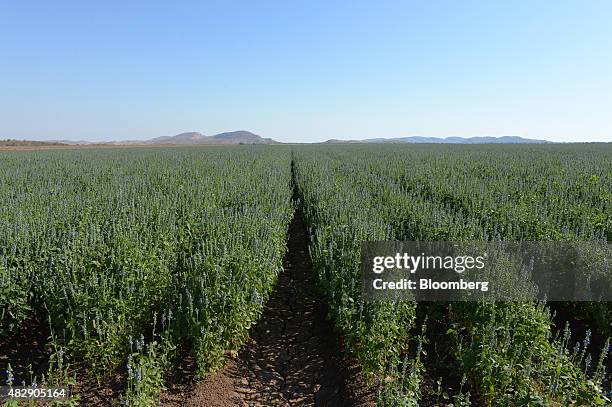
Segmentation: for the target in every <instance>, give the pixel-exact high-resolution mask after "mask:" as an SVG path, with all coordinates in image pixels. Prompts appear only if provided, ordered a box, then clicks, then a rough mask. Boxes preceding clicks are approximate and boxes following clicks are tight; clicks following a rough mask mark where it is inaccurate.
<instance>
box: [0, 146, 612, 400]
mask: <svg viewBox="0 0 612 407" xmlns="http://www.w3.org/2000/svg"><path fill="white" fill-rule="evenodd" d="M0 197H1V199H2V205H1V206H0V369H1V373H0V380H1V381H2V385H5V384H6V385H15V386H18V385H20V384H22V382H25V384H26V385H31V384H32V383H36V384H37V385H39V386H41V385H45V386H60V385H67V386H70V387H71V389H72V390H73V400H72V401H68V402H67V403H69V402H73V403H76V404H78V403H79V402H80V401H82V400H84V399H86V398H87V397H88V393H91V388H93V387H95V386H94V384H96V383H97V384H99V383H107V384H108V383H112V385H109V387H112V389H110V390H109V392H110V393H107V395H106V396H97V397H98V398H97V399H94V400H97V401H101V399H102V398H104V397H106V398H109V399H113V401H116V402H117V403H122V404H124V405H135V406H140V405H156V404H157V403H158V401H159V400H160V397H161V398H162V400H164V397H165V394H166V393H167V391H168V388H171V387H172V380H173V379H171V377H172V376H175V373H176V371H177V367H178V366H181V364H182V363H183V361H184V360H186V359H189V360H191V361H192V362H193V363H192V364H193V366H194V367H193V369H192V370H193V371H192V375H193V376H194V378H196V379H199V380H211V378H214V377H215V375H216V374H218V373H217V372H219V371H222V370H223V369H224V365H226V364H227V363H228V360H232V359H236V358H238V359H241V358H243V356H242V355H243V354H244V352H245V348H249V346H251V345H250V344H252V342H250V341H252V339H253V338H259V341H260V343H261V342H265V341H266V340H276V341H277V342H283V341H286V340H287V339H286V338H288V337H289V336H288V335H285V334H284V335H279V336H278V337H276V336H275V334H274V332H276V331H274V329H275V328H274V324H271V325H269V324H268V319H267V318H268V315H269V314H270V312H273V313H274V312H276V314H273V315H272V317H271V319H270V320H271V321H276V320H278V319H281V320H287V321H294V319H295V318H297V319H301V318H302V316H303V315H305V314H306V313H311V312H314V311H312V310H314V309H315V308H314V307H315V304H318V303H321V304H322V305H321V307H322V308H320V311H321V312H324V313H325V314H326V316H327V317H328V319H329V326H327V325H324V324H325V322H319V323H320V324H323V325H321V326H327V328H326V330H327V331H328V334H329V335H331V336H334V335H336V336H338V337H339V338H340V339H339V340H338V342H339V343H335V341H334V340H330V341H329V344H328V345H326V348H325V349H324V350H325V351H323V349H322V348H321V347H319V348H317V349H315V350H316V352H314V353H316V354H319V353H320V358H322V359H329V358H330V357H331V356H330V355H328V354H327V353H326V352H328V351H329V348H334V347H335V348H336V351H337V352H338V353H340V352H341V353H342V354H343V357H344V358H345V359H346V360H350V361H352V362H351V363H354V364H355V365H356V366H358V369H359V372H360V373H359V375H358V376H359V379H358V380H360V382H359V384H360V386H361V385H363V386H364V387H368V388H371V389H372V393H373V396H372V397H373V399H375V401H376V403H377V404H378V405H382V406H416V405H425V406H434V405H449V404H451V405H453V406H469V405H474V406H479V405H485V406H532V405H533V406H539V405H541V406H566V405H577V406H578V405H586V406H596V405H602V406H604V405H609V403H610V401H609V398H610V381H609V378H608V375H607V373H608V371H609V368H610V358H609V357H607V353H608V350H609V346H610V343H609V339H608V338H609V336H610V335H611V334H612V329H611V325H610V323H611V320H612V315H611V314H612V309H611V308H610V306H609V303H597V302H581V303H544V302H538V301H523V302H498V303H486V302H457V303H443V302H417V301H366V300H365V299H364V298H363V297H362V287H361V274H360V273H361V271H360V259H361V252H360V251H361V242H364V241H380V240H399V241H403V240H405V241H490V240H495V239H498V240H517V241H563V242H569V244H575V245H579V243H580V242H585V241H586V242H590V241H598V242H602V241H603V242H610V239H611V237H612V206H611V203H612V146H611V145H609V144H607V145H606V144H592V145H589V144H584V145H542V146H533V145H524V146H513V145H501V146H492V145H481V146H448V145H436V146H432V145H416V146H415V145H388V144H387V145H333V146H314V145H313V146H283V145H279V146H233V147H191V148H186V147H182V148H155V149H148V148H133V149H110V148H109V149H79V150H72V151H71V150H58V151H28V152H0ZM296 222H298V223H299V224H298V225H297V226H296ZM299 227H301V228H302V229H303V232H299V233H298V232H296V230H298V229H296V228H299ZM302 233H303V235H302ZM296 239H297V240H299V241H301V245H303V248H301V249H300V247H302V246H299V245H300V243H299V242H297V241H296ZM292 241H295V243H292ZM296 251H297V252H298V253H296ZM300 253H301V254H300ZM287 258H289V259H290V262H291V263H293V264H301V263H304V264H306V263H307V264H308V267H306V268H303V269H300V270H299V272H300V273H301V274H300V276H298V275H297V274H295V273H297V272H295V271H294V272H293V273H294V274H291V278H288V277H287V269H288V266H287ZM284 269H285V270H284ZM283 270H284V271H283ZM303 273H308V275H306V276H305V275H303ZM604 277H605V278H608V279H612V270H611V271H610V272H609V273H608V274H607V275H605V276H604ZM295 281H298V282H299V284H301V285H302V286H304V287H301V288H297V289H296V288H295V286H293V285H292V284H294V282H295ZM608 281H609V280H608ZM306 286H308V287H306ZM291 290H294V291H291ZM296 290H297V291H296ZM292 293H293V294H292ZM295 297H299V298H306V300H305V302H297V303H296V302H293V301H295ZM288 303H291V305H290V306H285V305H286V304H288ZM283 304H285V305H283ZM275 307H276V308H275ZM317 309H319V308H317ZM317 312H318V311H317ZM292 318H293V319H292ZM304 318H306V317H304ZM323 319H324V318H323ZM306 320H308V319H307V318H306ZM258 322H259V323H258ZM295 322H296V324H294V325H293V328H291V327H289V328H288V324H284V325H283V326H282V329H283V330H284V331H287V330H288V329H294V333H295V335H297V336H299V334H300V330H301V329H307V328H306V326H307V325H306V324H297V321H295ZM262 324H263V325H264V326H265V327H266V329H263V330H262V328H261V326H262ZM270 327H271V328H270ZM268 328H269V329H268ZM270 332H271V333H270ZM313 332H314V331H313ZM309 335H310V334H309ZM312 335H315V334H312ZM37 336H38V337H37ZM315 336H316V337H317V338H319V339H321V338H322V337H323V336H325V335H324V334H321V333H318V334H316V335H315ZM24 337H27V338H32V339H33V338H35V337H37V338H36V340H35V341H34V340H28V339H27V338H26V339H24ZM250 337H251V339H249V338H250ZM274 338H276V339H274ZM321 341H323V339H321ZM15 344H19V346H16V345H15ZM17 347H19V348H24V349H16V348H17ZM26 347H27V349H25V348H26ZM295 348H296V349H299V348H300V344H299V343H298V344H297V345H295ZM254 349H256V351H254V352H253V353H254V354H256V355H255V356H252V357H256V358H259V359H266V358H269V359H270V358H272V356H271V355H270V352H263V351H261V352H260V351H258V350H257V349H261V348H254ZM274 349H275V348H274ZM309 349H310V348H309ZM310 351H312V349H310ZM290 353H291V352H290ZM298 353H299V352H298ZM302 353H304V351H302ZM306 353H307V352H306ZM293 355H296V354H295V353H293ZM304 357H306V356H304ZM275 363H276V362H274V360H272V365H274V364H275ZM283 363H284V362H283ZM328 368H329V367H327V368H325V369H328ZM279 369H281V368H279ZM325 369H323V370H325ZM247 370H248V369H247ZM282 370H283V371H284V372H290V371H291V366H289V367H287V366H286V363H285V364H284V365H283V366H282ZM297 372H298V373H295V372H294V373H295V374H298V375H299V374H301V375H316V374H315V373H313V372H310V371H308V370H297ZM300 372H301V373H300ZM283 374H284V373H283ZM317 374H318V373H317ZM288 377H289V376H283V382H284V383H285V384H286V383H288V380H289V379H288ZM301 379H303V380H309V378H308V377H303V378H301ZM361 380H362V381H363V382H361ZM285 387H286V386H285ZM323 387H325V386H324V385H323ZM257 391H258V392H264V391H268V390H266V389H264V388H263V387H261V388H258V389H257ZM309 391H310V390H309ZM313 392H315V391H313ZM281 393H282V394H281V395H280V396H279V397H280V399H275V398H270V399H267V403H268V404H271V405H282V404H281V401H278V400H281V399H283V397H285V398H286V397H289V396H287V394H288V391H287V390H283V392H281ZM281 396H282V397H281ZM292 397H293V396H292ZM309 397H310V396H309ZM313 397H315V398H311V399H305V400H310V401H307V402H304V403H305V405H308V403H314V401H313V400H316V395H315V396H313ZM296 400H297V399H296ZM417 403H419V404H417ZM298 404H299V403H298ZM355 404H357V403H356V402H355ZM262 405H265V403H263V404H262Z"/></svg>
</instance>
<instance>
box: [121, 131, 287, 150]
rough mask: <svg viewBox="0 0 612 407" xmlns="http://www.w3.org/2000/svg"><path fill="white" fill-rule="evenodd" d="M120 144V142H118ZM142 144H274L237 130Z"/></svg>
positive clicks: (164, 138) (255, 135) (270, 140)
mask: <svg viewBox="0 0 612 407" xmlns="http://www.w3.org/2000/svg"><path fill="white" fill-rule="evenodd" d="M118 143H121V142H118ZM141 143H143V144H175V145H187V146H191V145H200V144H276V143H278V142H277V141H274V140H272V139H269V138H263V137H261V136H258V135H257V134H253V133H251V132H250V131H246V130H239V131H231V132H227V133H220V134H215V135H214V136H205V135H203V134H202V133H198V132H195V131H192V132H188V133H181V134H177V135H176V136H172V137H157V138H154V139H151V140H146V141H144V142H141Z"/></svg>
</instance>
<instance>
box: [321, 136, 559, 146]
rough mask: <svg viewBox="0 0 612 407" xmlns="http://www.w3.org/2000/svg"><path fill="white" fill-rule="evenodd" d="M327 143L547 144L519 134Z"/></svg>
mask: <svg viewBox="0 0 612 407" xmlns="http://www.w3.org/2000/svg"><path fill="white" fill-rule="evenodd" d="M325 143H332V144H335V143H434V144H443V143H444V144H546V143H551V142H550V141H546V140H535V139H528V138H523V137H518V136H502V137H492V136H486V137H467V138H465V137H446V138H439V137H421V136H411V137H398V138H371V139H365V140H346V141H344V140H336V139H331V140H327V141H326V142H325Z"/></svg>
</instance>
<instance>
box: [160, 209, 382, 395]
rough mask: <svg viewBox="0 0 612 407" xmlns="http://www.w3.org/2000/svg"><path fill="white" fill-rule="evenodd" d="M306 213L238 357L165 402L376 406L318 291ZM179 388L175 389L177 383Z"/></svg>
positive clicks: (174, 392) (297, 218)
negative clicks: (341, 341)
mask: <svg viewBox="0 0 612 407" xmlns="http://www.w3.org/2000/svg"><path fill="white" fill-rule="evenodd" d="M306 242H307V236H306V230H305V227H304V224H303V221H302V218H301V216H300V215H299V214H296V216H295V218H294V220H293V221H292V223H291V226H290V229H289V241H288V249H289V250H288V254H287V255H286V256H285V267H284V268H285V270H284V272H283V273H281V274H280V275H279V278H278V283H277V286H276V288H275V290H274V292H273V293H272V295H271V296H270V298H269V300H268V302H267V304H266V305H265V307H264V313H263V315H262V317H261V320H260V321H259V323H258V324H257V325H256V326H254V327H253V328H252V329H251V332H250V339H249V341H248V342H247V343H246V344H245V345H244V346H243V347H242V349H241V350H240V352H239V356H238V358H237V359H235V360H230V361H229V362H228V363H227V365H226V366H225V368H223V369H222V370H221V371H219V372H218V373H217V374H215V375H213V376H211V377H209V378H208V379H207V380H205V381H204V382H203V383H200V384H199V385H197V386H196V387H195V388H194V389H189V390H187V391H184V390H185V388H184V386H181V385H178V386H172V385H171V386H170V390H169V392H168V394H166V395H164V397H163V398H162V401H163V405H166V406H175V405H182V406H209V407H226V406H254V407H258V406H334V407H335V406H373V405H374V395H373V394H372V392H371V391H368V389H367V388H366V386H364V385H363V383H361V381H360V380H359V377H358V373H357V371H358V368H357V367H356V365H355V364H354V363H352V362H350V361H349V360H348V359H347V358H346V357H344V356H343V354H342V352H341V350H340V346H341V345H340V340H339V338H338V337H337V336H336V335H335V334H334V333H333V328H332V325H331V323H330V322H329V321H327V320H326V319H325V314H326V310H325V307H324V305H323V303H322V301H321V300H320V298H319V297H318V296H317V294H316V291H315V289H314V279H315V276H314V274H313V271H312V265H311V263H310V258H309V256H308V251H307V250H308V249H307V246H306ZM173 387H174V388H173Z"/></svg>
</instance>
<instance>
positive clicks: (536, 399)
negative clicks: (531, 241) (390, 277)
mask: <svg viewBox="0 0 612 407" xmlns="http://www.w3.org/2000/svg"><path fill="white" fill-rule="evenodd" d="M402 153H405V154H406V155H407V156H408V157H410V154H411V152H410V149H409V148H398V147H397V146H393V149H392V150H391V148H387V147H385V148H383V147H376V148H372V147H369V148H365V147H362V146H358V147H353V148H346V147H343V148H342V149H340V148H337V149H330V148H328V149H326V151H325V152H323V151H321V150H312V151H300V152H299V153H294V159H295V162H296V164H295V166H296V168H297V169H298V174H299V176H298V179H299V181H298V184H300V183H301V184H302V185H303V186H302V195H303V196H304V201H305V206H306V208H307V213H308V212H311V215H310V216H309V222H310V224H311V227H312V228H313V231H312V236H313V237H312V240H313V244H312V248H313V249H312V256H313V259H314V260H315V265H316V266H317V269H318V271H319V275H320V277H321V281H322V284H323V286H324V291H326V292H328V293H329V294H328V296H329V297H330V298H331V299H332V304H333V305H334V306H335V307H336V308H338V311H334V312H332V313H335V314H339V313H340V311H341V310H342V307H341V306H338V305H336V303H334V299H336V298H337V297H341V296H343V294H344V293H345V292H346V291H347V290H346V287H337V286H334V285H333V284H332V285H329V284H328V283H327V281H330V280H331V281H333V276H334V275H337V276H339V277H337V278H338V279H344V280H345V283H344V285H345V286H346V285H348V286H349V288H350V286H351V285H358V284H359V282H360V281H359V278H360V276H359V275H358V274H357V273H358V268H355V263H351V262H350V261H347V262H342V261H341V260H340V259H342V258H349V259H353V260H354V261H355V260H356V263H358V261H359V260H358V259H359V256H360V255H359V249H360V247H359V242H360V241H362V240H385V239H386V240H423V241H437V240H446V241H465V240H487V239H490V238H492V237H493V236H492V235H491V234H490V231H489V230H488V229H487V228H486V227H483V222H482V220H481V219H479V218H477V217H474V216H470V214H469V213H466V212H467V211H465V210H461V208H459V207H458V206H457V205H449V204H448V203H447V202H444V201H443V200H441V199H435V198H434V197H432V194H431V192H430V191H431V190H432V189H433V188H434V187H430V188H428V190H427V192H426V193H424V192H423V189H418V188H407V187H406V185H405V180H402V179H399V178H392V177H391V176H389V172H390V171H392V170H393V169H394V168H397V167H400V168H406V169H405V174H406V177H407V178H409V177H410V174H414V176H415V178H417V179H419V175H420V172H419V169H418V168H413V167H412V164H409V160H406V161H402V163H403V164H404V167H402V166H401V165H399V164H398V163H397V162H395V161H394V160H393V157H394V154H395V156H396V157H399V156H400V155H401V154H402ZM430 153H431V152H430ZM514 154H515V155H517V154H518V153H517V152H516V151H515V152H514ZM518 155H519V156H520V154H518ZM437 158H438V161H439V160H441V159H446V157H445V156H444V155H442V157H437ZM470 158H471V161H470V162H472V163H473V162H474V161H478V159H479V157H478V154H474V155H473V156H471V157H470V156H469V152H467V153H466V154H465V156H464V159H466V160H469V159H470ZM480 160H484V158H482V157H480ZM435 162H437V161H435V160H434V163H435ZM516 162H517V161H516V159H515V163H516ZM486 163H487V161H479V163H478V164H479V165H480V166H481V167H486ZM428 168H430V169H431V168H435V164H430V165H429V167H428ZM398 171H399V170H398ZM447 174H448V173H446V172H445V171H439V172H437V173H436V175H435V177H434V176H431V174H430V175H429V176H428V177H427V178H426V179H427V182H428V184H426V185H428V186H432V185H436V183H437V182H438V180H440V183H442V184H444V183H445V182H446V181H445V177H447ZM468 176H469V174H468ZM474 176H475V177H477V176H476V175H474ZM421 182H423V181H422V180H421ZM343 214H346V215H343ZM343 216H346V218H343ZM377 224H378V225H382V226H379V227H378V230H382V231H383V232H382V233H379V234H378V235H374V236H373V235H368V234H363V233H362V232H360V231H361V229H366V230H368V231H370V230H376V229H374V228H373V227H372V225H377ZM338 247H339V248H340V249H338ZM330 277H331V278H330ZM349 292H350V291H349ZM352 293H353V295H354V297H352V299H351V301H350V302H349V305H348V306H345V308H348V309H350V310H352V313H353V314H354V313H356V311H355V310H357V309H361V308H364V307H367V306H369V305H370V303H367V302H366V303H365V304H363V301H362V300H360V299H358V298H359V292H358V290H353V291H352ZM340 305H341V304H340ZM334 306H332V310H333V309H334ZM377 306H378V305H377ZM449 309H450V311H449V313H450V315H449V317H450V319H449V320H450V323H449V326H448V327H447V328H448V329H447V334H448V335H449V336H451V337H452V341H453V343H454V348H455V351H454V354H455V359H456V364H457V367H458V368H459V369H460V370H461V372H462V373H463V374H465V375H466V376H467V377H468V378H469V379H470V380H471V382H472V384H473V388H474V389H476V390H477V392H478V393H479V395H480V397H481V398H482V399H483V400H484V401H485V402H486V403H487V404H489V405H499V406H505V405H572V404H576V405H604V404H605V403H607V402H608V400H607V399H606V398H605V395H604V390H603V389H602V385H603V383H604V376H605V369H604V368H605V365H604V359H605V356H606V353H607V351H606V349H604V350H603V351H601V353H600V354H599V355H598V356H599V358H598V359H597V360H598V363H597V366H596V367H595V368H594V369H590V370H589V368H588V366H586V365H588V364H589V363H591V362H590V361H589V363H586V362H585V360H584V355H583V357H582V358H580V357H579V356H577V355H579V354H585V353H586V352H587V347H588V343H587V342H588V338H586V339H585V340H584V341H583V342H582V343H579V344H578V345H577V348H576V347H574V348H573V349H569V339H568V336H569V334H570V333H569V331H567V330H566V332H565V333H564V335H563V336H562V337H560V338H559V337H557V338H554V337H553V333H552V329H551V326H552V324H551V318H550V313H549V310H548V309H547V308H546V307H545V306H544V305H543V304H540V303H537V302H520V303H516V302H505V303H497V304H491V303H473V302H469V303H454V304H451V306H450V307H449ZM345 312H346V311H345ZM350 314H351V313H350V312H349V315H350ZM332 316H334V317H335V318H336V320H337V321H342V318H340V319H339V318H338V316H337V315H332ZM397 318H398V319H394V318H389V319H390V320H392V321H399V322H398V324H399V325H402V324H403V322H402V319H401V318H400V317H399V316H398V317H397ZM407 321H411V319H410V318H408V319H407ZM339 326H340V328H341V329H344V331H346V330H347V329H348V330H350V328H349V326H343V324H342V323H341V322H340V323H339ZM404 327H407V328H410V324H409V322H408V323H406V324H404ZM353 332H354V331H353ZM360 334H361V333H360ZM349 335H352V334H349ZM361 335H362V337H361V338H360V337H359V336H358V335H356V339H355V341H354V343H355V347H356V348H358V350H356V353H357V354H359V352H360V350H359V349H360V348H362V349H367V348H368V339H366V338H368V335H369V336H371V337H376V334H375V333H371V332H368V333H366V335H363V334H361ZM402 339H405V338H402ZM379 344H380V349H382V350H381V352H383V353H384V352H387V353H392V354H395V355H396V357H397V356H400V355H402V352H401V351H398V349H403V348H405V347H406V346H407V344H404V345H401V344H400V345H399V346H389V344H388V343H385V342H382V341H380V342H379ZM589 352H591V349H589ZM368 356H369V355H366V356H365V357H362V359H367V358H368ZM388 358H389V360H393V358H392V357H388ZM413 360H414V361H416V360H418V357H417V358H414V359H413ZM362 363H364V364H366V365H367V363H368V362H367V361H366V362H363V361H362ZM388 370H389V369H387V371H388ZM387 371H385V370H381V369H379V370H378V372H377V374H378V375H379V377H389V375H388V374H387ZM586 371H589V372H590V373H589V374H587V373H586ZM392 382H393V383H397V382H400V381H398V380H392ZM415 384H416V385H415V386H412V387H413V388H415V387H416V388H418V379H417V380H415ZM390 387H392V388H395V387H397V386H393V385H391V386H390ZM412 394H415V395H416V397H413V398H407V399H406V398H400V400H402V402H403V403H407V404H409V405H410V404H411V403H415V402H416V401H418V399H419V397H418V396H419V394H418V391H416V392H412ZM459 396H461V397H459V398H460V399H461V400H462V402H464V403H465V402H466V401H465V397H463V395H459ZM381 400H382V401H383V403H384V402H385V401H388V399H386V398H382V399H381ZM397 400H398V399H397V398H394V399H393V402H391V403H390V404H394V403H397V402H398V401H397Z"/></svg>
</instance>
